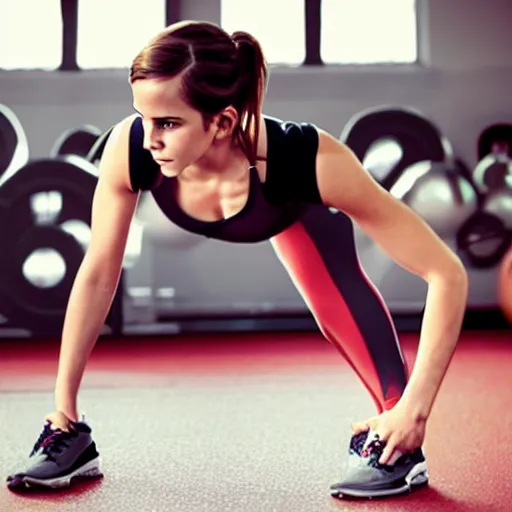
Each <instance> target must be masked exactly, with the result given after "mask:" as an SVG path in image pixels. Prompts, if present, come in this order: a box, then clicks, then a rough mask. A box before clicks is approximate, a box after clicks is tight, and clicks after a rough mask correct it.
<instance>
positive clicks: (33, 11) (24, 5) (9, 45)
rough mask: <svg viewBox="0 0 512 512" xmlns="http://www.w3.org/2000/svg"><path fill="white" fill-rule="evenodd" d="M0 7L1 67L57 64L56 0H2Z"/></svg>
mask: <svg viewBox="0 0 512 512" xmlns="http://www.w3.org/2000/svg"><path fill="white" fill-rule="evenodd" d="M0 11H1V13H0V48H1V51H0V67H1V68H3V69H45V70H53V69H55V68H58V67H59V66H60V63H61V57H62V16H61V12H60V0H45V1H44V2H34V0H3V1H2V5H1V7H0Z"/></svg>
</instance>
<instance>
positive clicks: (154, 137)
mask: <svg viewBox="0 0 512 512" xmlns="http://www.w3.org/2000/svg"><path fill="white" fill-rule="evenodd" d="M143 132H144V140H143V146H144V149H147V150H148V151H152V150H155V149H161V148H162V141H161V140H160V139H159V137H158V132H157V130H155V129H154V128H153V127H152V126H150V125H149V126H148V125H146V126H143Z"/></svg>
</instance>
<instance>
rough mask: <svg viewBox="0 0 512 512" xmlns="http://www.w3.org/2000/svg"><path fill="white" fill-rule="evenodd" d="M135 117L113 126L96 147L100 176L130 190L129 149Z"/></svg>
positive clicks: (96, 159)
mask: <svg viewBox="0 0 512 512" xmlns="http://www.w3.org/2000/svg"><path fill="white" fill-rule="evenodd" d="M134 117H135V116H133V115H130V116H128V117H125V118H124V119H122V120H121V121H119V122H117V123H116V124H114V125H113V126H111V127H110V128H109V129H108V130H107V131H105V132H104V133H103V135H102V136H101V137H100V138H99V139H98V141H97V143H96V144H95V147H94V148H93V150H94V152H95V155H94V157H95V162H99V163H98V165H99V175H100V177H102V176H103V177H104V179H107V180H109V181H112V182H115V183H116V184H117V185H118V186H120V187H123V188H128V189H130V188H131V186H130V179H129V166H130V159H129V147H130V131H131V126H132V124H133V121H134Z"/></svg>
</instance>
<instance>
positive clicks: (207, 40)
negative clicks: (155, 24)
mask: <svg viewBox="0 0 512 512" xmlns="http://www.w3.org/2000/svg"><path fill="white" fill-rule="evenodd" d="M179 74H181V75H182V85H181V94H182V97H183V100H184V101H185V102H187V103H188V104H189V105H190V106H191V107H192V108H194V109H196V110H198V111H200V112H201V114H202V116H203V120H204V122H205V127H207V126H208V125H209V123H210V122H211V120H212V118H213V116H214V115H216V114H218V113H219V112H221V111H222V110H223V109H225V108H226V107H228V106H230V105H232V106H233V107H234V108H235V109H236V111H237V113H238V116H239V124H238V125H237V126H236V127H235V129H234V132H233V134H234V135H233V136H234V138H235V140H236V141H237V142H238V144H239V145H240V148H241V149H242V151H243V152H244V154H245V155H246V156H247V158H248V159H249V163H250V165H254V164H255V162H256V160H257V145H258V136H259V123H260V114H261V106H262V102H263V95H264V93H265V90H266V87H267V65H266V62H265V58H264V56H263V52H262V50H261V46H260V44H259V42H258V41H257V40H256V39H255V38H254V37H253V36H251V35H250V34H248V33H247V32H243V31H238V32H234V33H233V34H232V35H231V36H230V35H229V34H228V33H227V32H225V31H224V30H223V29H221V28H220V27H219V26H217V25H215V24H213V23H209V22H199V21H185V22H179V23H176V24H173V25H171V26H169V27H167V28H166V29H165V30H163V31H162V32H160V33H159V34H157V36H156V37H154V38H153V39H152V40H151V41H150V42H149V43H148V44H147V45H146V46H145V47H144V48H143V49H142V51H141V52H140V53H139V54H138V55H137V56H136V57H135V59H134V60H133V63H132V66H131V68H130V83H133V82H135V81H136V80H141V79H144V78H172V77H175V76H177V75H179Z"/></svg>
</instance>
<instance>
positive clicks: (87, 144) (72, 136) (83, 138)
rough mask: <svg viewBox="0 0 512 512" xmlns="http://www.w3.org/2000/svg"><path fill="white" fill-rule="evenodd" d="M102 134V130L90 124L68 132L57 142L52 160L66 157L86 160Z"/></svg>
mask: <svg viewBox="0 0 512 512" xmlns="http://www.w3.org/2000/svg"><path fill="white" fill-rule="evenodd" d="M102 133H103V132H102V130H100V129H99V128H97V127H96V126H92V125H89V124H87V125H83V126H80V127H78V128H71V129H69V130H66V131H65V132H63V133H62V134H61V135H60V136H59V137H58V138H57V140H56V141H55V143H54V145H53V147H52V148H51V150H50V158H57V157H59V156H66V155H76V156H81V157H84V158H86V157H87V155H88V154H89V152H90V151H91V148H92V147H93V146H94V144H95V143H96V141H97V140H98V138H99V137H100V136H101V135H102Z"/></svg>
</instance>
